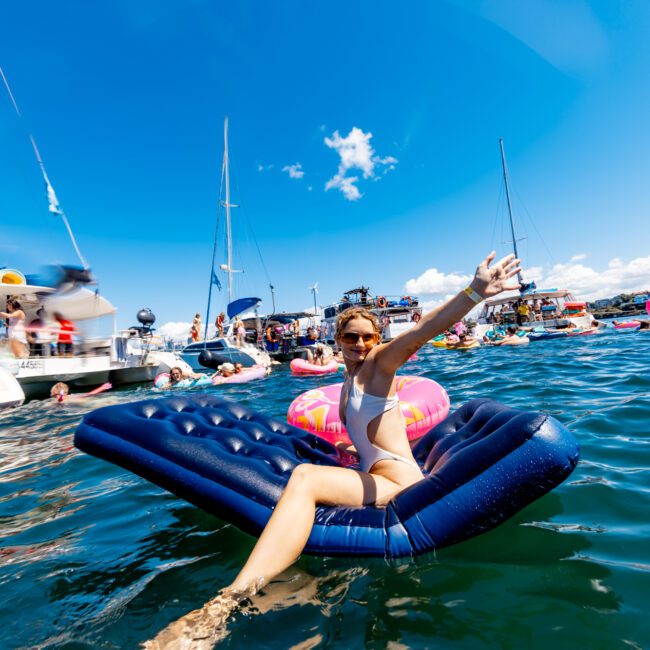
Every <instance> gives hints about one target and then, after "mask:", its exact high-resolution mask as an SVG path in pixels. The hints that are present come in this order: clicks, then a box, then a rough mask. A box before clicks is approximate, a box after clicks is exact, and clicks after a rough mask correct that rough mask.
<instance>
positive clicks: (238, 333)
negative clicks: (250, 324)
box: [234, 316, 246, 348]
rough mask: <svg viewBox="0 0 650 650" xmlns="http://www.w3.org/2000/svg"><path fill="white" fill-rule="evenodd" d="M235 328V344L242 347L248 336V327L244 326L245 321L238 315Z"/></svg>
mask: <svg viewBox="0 0 650 650" xmlns="http://www.w3.org/2000/svg"><path fill="white" fill-rule="evenodd" d="M234 329H235V345H236V346H237V347H238V348H240V347H241V346H242V345H244V339H245V337H246V329H245V328H244V321H243V320H242V319H241V318H239V316H237V318H236V319H235V324H234Z"/></svg>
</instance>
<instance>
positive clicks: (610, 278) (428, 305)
mask: <svg viewBox="0 0 650 650" xmlns="http://www.w3.org/2000/svg"><path fill="white" fill-rule="evenodd" d="M584 257H586V255H584V254H579V255H574V256H573V257H572V258H571V260H570V261H569V262H566V263H562V264H555V265H553V266H552V267H551V268H549V269H545V268H544V267H542V266H532V267H529V268H527V269H524V270H523V271H522V276H523V278H524V280H525V281H527V282H530V281H531V280H535V283H536V284H537V288H538V289H569V290H570V291H571V293H572V294H573V295H574V297H575V298H580V299H583V300H597V299H599V298H611V297H612V296H615V295H617V294H619V293H628V292H635V291H647V290H650V255H649V256H647V257H637V258H635V259H633V260H630V261H629V262H626V261H624V260H622V259H620V258H618V257H615V258H613V259H611V260H610V261H609V263H608V265H607V268H605V269H603V270H597V269H594V268H592V267H590V266H586V265H585V264H581V263H580V260H582V259H584ZM471 279H472V276H471V275H463V274H459V273H444V272H442V271H439V270H438V269H435V268H431V269H428V270H426V271H424V273H422V274H421V275H420V276H419V277H417V278H414V279H411V280H409V281H408V282H406V284H405V289H406V292H407V293H409V294H412V295H418V296H430V297H431V299H430V300H427V301H423V302H422V304H423V306H424V308H425V310H426V309H432V308H433V307H436V306H437V305H439V304H441V303H442V302H444V301H445V300H447V299H448V297H450V296H452V295H454V294H456V293H458V291H460V290H461V289H463V288H464V287H466V286H467V284H469V282H470V281H471Z"/></svg>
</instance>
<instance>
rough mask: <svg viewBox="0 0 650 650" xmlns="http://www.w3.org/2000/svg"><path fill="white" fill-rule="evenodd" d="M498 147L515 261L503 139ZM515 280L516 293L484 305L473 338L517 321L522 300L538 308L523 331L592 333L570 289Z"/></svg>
mask: <svg viewBox="0 0 650 650" xmlns="http://www.w3.org/2000/svg"><path fill="white" fill-rule="evenodd" d="M499 147H500V150H501V166H502V169H503V182H504V185H505V190H506V202H507V205H508V217H509V220H510V233H511V235H512V249H513V253H514V255H515V257H517V258H518V257H519V252H518V250H517V237H516V234H515V224H514V218H513V214H512V201H511V198H510V179H509V175H508V165H507V163H506V153H505V148H504V146H503V138H500V139H499ZM517 277H518V279H519V291H514V292H508V293H504V294H499V296H498V297H496V298H490V299H489V300H486V301H485V303H484V304H483V309H482V311H481V314H480V316H479V317H478V322H477V325H476V328H475V330H474V334H475V335H476V336H483V335H484V334H485V333H486V332H488V331H489V330H491V329H492V328H493V327H494V324H495V322H497V320H500V321H501V324H502V325H507V324H509V323H514V322H515V321H516V315H515V311H514V303H516V302H517V301H518V300H523V301H525V302H527V303H528V304H529V305H532V304H534V303H537V304H538V305H539V309H538V310H537V311H534V310H530V320H529V321H528V322H526V327H530V328H533V329H540V330H541V329H555V328H566V327H567V326H568V325H569V324H570V323H574V324H575V325H576V327H577V328H580V329H584V330H589V329H591V327H592V325H591V323H592V321H593V320H594V317H593V316H592V314H590V313H589V312H588V311H587V303H586V302H580V301H576V300H575V299H574V297H573V295H572V294H571V291H570V290H569V289H558V288H550V289H538V288H537V286H536V284H535V282H534V281H533V282H528V283H526V282H524V280H523V277H522V275H521V272H520V273H519V274H518V276H517ZM497 314H498V318H497Z"/></svg>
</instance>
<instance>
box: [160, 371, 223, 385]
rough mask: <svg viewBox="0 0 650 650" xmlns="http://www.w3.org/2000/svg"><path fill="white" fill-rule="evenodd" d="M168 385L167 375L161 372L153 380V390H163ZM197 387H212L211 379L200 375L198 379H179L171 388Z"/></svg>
mask: <svg viewBox="0 0 650 650" xmlns="http://www.w3.org/2000/svg"><path fill="white" fill-rule="evenodd" d="M168 383H169V373H168V372H161V373H160V374H158V375H156V378H155V379H154V380H153V385H154V387H155V388H164V387H165V386H166V385H167V384H168ZM197 386H212V379H211V378H210V376H209V375H201V376H200V377H199V378H198V379H191V378H189V377H188V378H187V379H181V380H180V381H177V382H176V383H175V384H174V385H173V386H171V388H196V387H197Z"/></svg>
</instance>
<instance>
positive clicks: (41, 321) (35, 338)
mask: <svg viewBox="0 0 650 650" xmlns="http://www.w3.org/2000/svg"><path fill="white" fill-rule="evenodd" d="M0 319H4V322H5V327H6V338H7V342H8V346H9V350H10V351H11V353H12V354H13V355H14V357H16V358H17V359H26V358H28V357H51V356H60V357H71V356H72V355H73V353H74V338H73V336H74V335H75V334H78V332H77V330H76V328H75V326H74V325H73V323H72V322H71V321H69V320H68V319H67V318H64V317H63V315H61V314H60V313H58V312H54V313H49V312H48V311H46V310H45V308H44V307H40V308H39V309H38V310H37V311H36V318H33V319H32V320H31V321H29V323H28V322H27V316H26V314H25V311H24V310H23V307H22V305H21V303H20V301H19V300H18V299H16V298H9V299H7V305H6V310H5V311H0Z"/></svg>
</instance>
